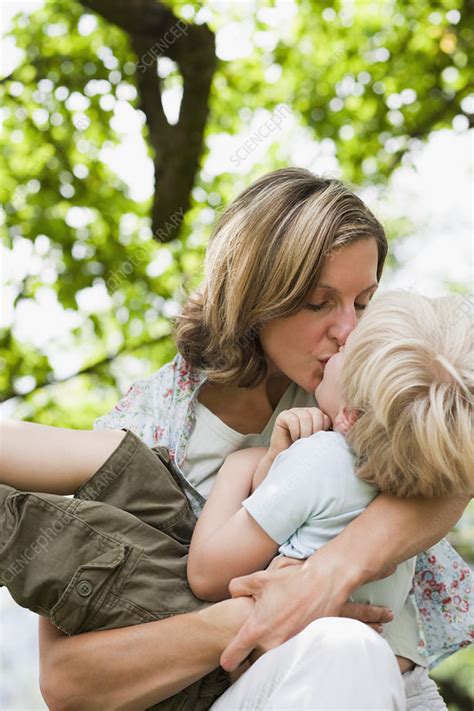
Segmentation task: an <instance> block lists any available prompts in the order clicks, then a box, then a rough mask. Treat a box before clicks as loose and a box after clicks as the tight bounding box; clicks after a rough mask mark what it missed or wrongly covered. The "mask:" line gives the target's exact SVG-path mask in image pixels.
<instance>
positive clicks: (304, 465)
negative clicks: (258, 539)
mask: <svg viewBox="0 0 474 711" xmlns="http://www.w3.org/2000/svg"><path fill="white" fill-rule="evenodd" d="M377 494H378V490H377V489H376V488H375V487H373V486H371V485H370V484H367V483H366V482H364V481H363V480H362V479H359V477H357V476H356V474H355V471H354V457H353V454H352V452H351V450H350V448H349V446H348V445H347V442H346V440H345V439H344V437H343V436H342V435H341V434H339V433H338V432H317V433H316V434H314V435H312V436H311V437H305V438H303V439H300V440H297V441H296V442H294V443H293V444H292V446H291V447H289V448H288V449H287V450H285V451H284V452H281V453H280V454H279V455H278V456H277V458H276V459H275V461H274V463H273V465H272V467H271V469H270V471H269V472H268V474H267V476H266V478H265V479H264V480H263V482H262V483H261V484H260V486H259V487H258V488H257V489H256V490H255V491H254V493H253V494H252V495H251V496H250V497H249V498H247V499H246V500H245V501H244V502H243V503H242V505H243V506H244V507H245V509H246V510H247V511H248V513H249V514H250V515H251V516H252V518H253V519H255V521H256V522H257V523H258V524H259V526H261V528H263V530H264V531H265V532H266V533H267V534H268V535H269V536H270V538H272V539H273V540H274V541H275V542H276V543H279V544H280V548H279V552H280V553H281V554H282V555H286V556H289V557H291V558H308V557H309V556H310V555H312V554H313V553H314V552H315V551H316V550H317V549H318V548H320V547H321V546H322V545H324V544H325V543H328V542H329V541H330V540H332V539H333V538H335V537H336V536H337V535H338V534H339V533H340V532H341V531H342V530H343V529H344V528H345V527H346V526H347V525H348V524H349V523H350V522H351V521H352V520H353V519H354V518H355V517H356V516H358V515H359V514H361V513H362V512H363V511H364V509H365V508H366V507H367V506H368V504H369V503H370V502H371V501H372V499H373V498H374V497H375V496H376V495H377ZM415 565H416V558H410V559H409V560H407V561H405V562H404V563H401V564H400V565H398V567H397V570H396V572H395V573H394V574H393V575H390V576H389V577H388V578H383V579H382V580H377V581H374V582H371V583H367V584H365V585H363V586H362V587H360V588H358V590H356V591H355V592H354V593H353V595H352V596H351V599H352V600H353V601H354V602H365V603H371V604H376V605H384V606H387V607H389V608H390V609H391V610H392V611H393V614H394V618H395V619H394V621H393V622H392V623H390V625H387V626H386V627H385V631H384V636H385V637H386V639H387V641H388V642H389V643H390V644H391V646H392V649H393V651H394V652H395V654H399V655H401V656H406V657H408V658H409V659H412V660H413V661H415V662H416V663H418V664H426V661H425V660H424V659H423V658H422V657H421V655H420V654H419V653H418V650H417V647H418V641H419V639H418V633H417V625H416V620H415V617H414V614H413V609H412V606H413V602H412V600H411V599H410V598H409V593H410V590H411V588H412V584H413V575H414V573H415ZM392 630H393V633H392Z"/></svg>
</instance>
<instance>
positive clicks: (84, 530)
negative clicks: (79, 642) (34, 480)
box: [0, 432, 202, 634]
mask: <svg viewBox="0 0 474 711" xmlns="http://www.w3.org/2000/svg"><path fill="white" fill-rule="evenodd" d="M158 454H160V455H161V457H162V458H164V456H165V453H164V452H163V451H162V450H158V452H155V451H152V450H150V449H149V448H148V447H147V446H146V445H145V444H144V443H143V442H141V440H140V439H139V438H138V437H136V436H135V435H134V434H133V433H132V432H127V433H126V435H125V437H123V439H122V441H121V443H120V444H119V446H118V447H117V448H116V449H114V451H113V452H112V454H111V455H110V456H109V457H108V459H107V460H106V462H105V463H104V464H103V465H102V466H101V467H100V468H99V470H98V471H97V472H96V473H95V474H94V475H93V477H92V478H91V479H90V480H88V481H87V482H86V484H85V485H84V486H83V487H81V488H80V489H79V491H78V492H77V496H76V498H73V499H71V498H67V497H62V496H57V495H54V494H42V493H31V492H21V491H18V490H17V489H13V488H12V487H9V486H6V485H0V546H1V550H0V583H1V584H3V585H6V586H7V587H8V588H9V590H10V592H11V594H12V596H13V597H14V598H15V600H16V601H17V602H18V603H19V604H20V605H23V606H25V607H29V608H30V609H32V610H33V611H35V612H39V613H40V614H41V613H42V614H45V615H48V616H51V618H52V620H53V622H54V623H55V624H56V626H57V627H59V628H60V629H62V630H63V631H64V632H66V633H68V634H72V633H73V632H76V631H78V629H79V628H81V629H82V630H83V631H84V628H85V625H86V624H87V622H88V620H89V617H90V611H91V609H93V610H94V617H96V616H97V615H96V613H98V611H99V608H100V606H101V603H102V599H103V597H104V594H105V593H107V592H108V590H109V588H110V587H111V585H112V584H113V581H114V579H115V578H118V579H119V588H118V590H120V591H121V590H122V589H124V590H125V589H126V595H125V597H126V599H127V601H128V602H129V603H130V604H127V605H125V608H126V609H127V611H129V610H132V609H133V610H134V611H135V612H136V613H137V614H138V615H139V616H140V611H141V612H143V613H144V615H145V618H147V619H150V617H151V618H152V619H153V618H155V617H158V618H159V617H163V616H166V615H169V614H176V613H179V612H188V611H190V610H192V609H196V608H197V607H202V603H201V602H200V601H198V600H197V599H196V598H195V597H194V595H192V593H191V591H190V589H189V586H188V584H187V577H186V562H187V552H188V547H189V543H190V540H191V535H192V532H193V528H194V524H195V521H196V518H195V516H194V514H193V513H192V511H191V509H190V506H189V503H188V501H187V499H186V496H185V495H184V493H183V491H182V490H181V488H180V487H179V486H178V484H177V483H176V481H175V480H174V478H173V476H172V475H171V473H170V472H169V471H168V469H167V468H166V466H165V465H164V463H163V461H162V459H161V458H160V457H159V456H158ZM91 499H92V500H91ZM119 507H122V508H123V509H124V510H121V509H120V508H119ZM126 509H128V510H126ZM140 519H141V520H140ZM84 569H86V570H87V574H84V575H83V573H84ZM132 571H133V575H131V573H132ZM83 578H84V580H85V581H86V583H87V584H85V585H81V583H82V582H83ZM125 580H126V582H127V585H126V587H125V583H124V581H125ZM152 581H153V584H150V583H151V582H152ZM66 586H67V590H65V588H66ZM157 586H158V587H157ZM75 587H77V589H76V590H75V589H74V588H75ZM89 588H90V589H89ZM63 592H64V593H65V594H66V592H67V593H68V594H67V595H66V597H67V598H68V599H69V597H71V596H72V599H73V604H70V605H66V609H69V608H70V607H75V612H74V614H73V613H72V611H71V615H70V616H69V617H68V618H67V619H66V620H65V619H63V618H64V614H63V613H64V609H65V599H66V598H65V597H64V595H63ZM113 595H114V596H115V598H117V599H116V602H115V603H114V607H115V609H114V610H113V611H111V613H110V614H106V615H105V616H104V618H103V620H102V626H110V624H111V623H112V626H115V627H120V626H123V625H124V624H132V623H131V622H122V621H121V620H122V619H123V616H122V610H121V603H120V599H121V595H120V596H118V595H117V591H115V592H114V593H113ZM59 598H61V601H60V599H59ZM76 598H77V599H76ZM86 603H87V604H86ZM134 605H138V607H139V608H140V611H137V610H136V609H135V607H134ZM109 607H110V604H109ZM107 609H108V608H107ZM99 617H100V615H99ZM140 621H143V620H140ZM91 629H97V623H96V622H94V627H91Z"/></svg>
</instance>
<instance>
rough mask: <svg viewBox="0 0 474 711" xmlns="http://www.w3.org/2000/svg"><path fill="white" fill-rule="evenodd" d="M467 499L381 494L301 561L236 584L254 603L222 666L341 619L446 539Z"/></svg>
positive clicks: (237, 590) (233, 585) (229, 666)
mask: <svg viewBox="0 0 474 711" xmlns="http://www.w3.org/2000/svg"><path fill="white" fill-rule="evenodd" d="M469 500H470V499H469V497H465V496H458V497H453V498H451V499H448V500H446V498H442V499H440V498H437V499H420V498H417V499H396V498H395V497H392V496H389V495H388V494H381V495H379V496H377V497H376V498H375V499H374V501H373V502H372V503H371V504H370V505H369V506H368V508H367V509H366V510H365V511H364V512H363V513H362V514H361V515H360V516H358V517H357V518H355V519H354V520H353V521H352V522H351V523H350V524H349V525H348V526H347V527H346V528H345V529H344V531H342V532H341V533H340V534H339V535H338V536H336V538H334V539H333V540H332V541H330V542H329V543H327V544H326V545H324V546H322V548H320V549H319V550H318V551H317V552H316V553H314V554H313V555H312V556H311V557H310V558H308V559H307V560H306V561H305V562H304V563H303V564H302V565H300V566H296V565H295V566H287V567H285V568H280V569H275V568H273V569H272V570H266V571H259V572H257V573H254V574H252V575H249V576H246V577H244V578H237V579H235V580H233V581H231V583H230V586H229V590H230V592H231V594H232V595H233V596H238V595H251V596H252V597H253V598H254V599H255V600H256V605H255V608H254V610H253V612H252V614H251V615H250V617H249V618H248V620H247V622H246V623H245V624H244V625H243V627H242V629H241V630H240V631H239V633H238V635H237V637H236V638H235V639H234V640H233V641H232V642H231V643H230V644H229V646H228V647H227V649H226V650H225V652H224V654H223V655H222V657H221V664H222V665H223V666H224V667H225V668H226V669H228V670H231V669H233V668H235V666H236V665H237V664H238V663H239V662H240V661H241V660H242V659H245V658H246V657H247V656H248V654H249V652H250V651H251V650H252V649H253V648H254V646H255V645H256V644H258V645H260V646H261V647H262V648H263V649H265V650H268V649H271V648H272V647H275V646H277V645H279V644H282V643H283V642H285V641H286V640H287V639H289V638H290V637H292V636H294V635H295V634H297V633H298V632H300V631H301V630H302V629H303V628H304V627H306V625H308V624H309V623H310V622H311V621H312V620H314V619H316V618H318V617H327V616H337V615H339V614H340V613H341V611H342V613H343V614H345V615H349V614H350V613H349V610H350V609H352V606H350V604H348V606H347V607H345V606H344V604H345V601H346V600H347V598H348V597H349V595H350V594H351V593H352V592H353V591H354V590H355V589H357V588H358V587H359V586H360V585H362V584H363V583H366V582H368V581H370V580H373V579H375V578H378V577H380V575H381V574H383V572H384V571H385V570H386V569H387V568H390V567H391V566H393V564H396V563H400V562H402V561H404V560H407V559H408V558H410V557H411V556H413V555H416V554H418V553H420V552H421V551H423V550H425V549H426V548H429V547H430V546H432V545H434V544H435V543H436V542H438V541H439V540H441V539H442V538H443V537H444V536H445V535H446V534H447V533H448V532H449V531H450V530H451V528H452V527H453V525H454V524H455V523H456V521H458V519H459V518H460V517H461V516H462V514H463V511H464V509H465V508H466V506H467V504H468V503H469ZM366 609H367V611H369V610H368V608H366ZM350 616H352V614H350ZM374 621H376V620H374ZM381 621H385V620H383V619H381Z"/></svg>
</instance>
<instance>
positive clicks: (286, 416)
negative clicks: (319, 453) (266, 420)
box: [268, 407, 331, 459]
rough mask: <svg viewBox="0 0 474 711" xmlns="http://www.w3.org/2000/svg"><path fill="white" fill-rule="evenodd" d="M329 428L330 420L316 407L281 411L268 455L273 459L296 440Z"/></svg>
mask: <svg viewBox="0 0 474 711" xmlns="http://www.w3.org/2000/svg"><path fill="white" fill-rule="evenodd" d="M330 426H331V420H330V419H329V417H328V416H327V415H325V414H324V412H323V411H322V410H320V409H319V408H318V407H293V408H292V409H291V410H283V412H280V414H279V415H278V417H277V419H276V421H275V427H274V428H273V434H272V438H271V440H270V447H269V450H268V451H269V455H270V456H271V457H272V459H274V458H275V457H276V456H277V454H279V453H280V452H283V450H284V449H288V447H289V446H290V445H291V444H293V442H296V440H297V439H301V438H302V437H310V436H311V435H312V434H314V433H315V432H320V431H321V430H327V429H329V427H330Z"/></svg>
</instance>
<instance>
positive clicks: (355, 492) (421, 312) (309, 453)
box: [188, 292, 474, 671]
mask: <svg viewBox="0 0 474 711" xmlns="http://www.w3.org/2000/svg"><path fill="white" fill-rule="evenodd" d="M457 305H458V299H457V298H456V297H446V298H441V299H435V300H429V299H426V298H424V297H423V296H420V295H417V294H409V293H403V292H394V293H389V294H386V295H385V296H381V297H380V298H378V299H377V300H376V301H375V302H373V303H372V304H371V305H370V306H369V308H368V310H367V312H366V314H365V315H364V317H363V318H362V320H361V322H360V324H359V325H358V326H357V328H356V329H355V330H354V331H353V332H352V334H351V335H350V336H349V338H348V341H347V344H346V346H345V348H344V347H343V348H341V349H340V351H339V353H337V354H336V355H335V356H333V357H332V358H331V359H330V360H329V362H328V363H327V365H326V368H325V371H324V377H323V380H322V382H321V383H320V385H319V386H318V387H317V388H316V392H315V396H316V400H317V402H318V404H319V406H320V407H321V409H322V410H323V411H324V412H325V413H327V414H328V415H329V417H330V418H331V421H332V424H333V431H331V432H326V431H319V432H315V433H314V434H312V435H311V436H306V437H304V438H300V435H301V431H302V429H303V427H305V428H306V433H308V432H309V433H310V432H311V426H312V423H311V413H310V412H308V411H305V410H303V411H302V412H301V413H299V412H298V410H289V411H287V412H284V413H281V414H280V415H279V417H278V419H277V421H276V426H275V430H274V434H273V438H272V441H271V444H270V448H269V450H268V451H267V452H266V453H265V451H264V450H261V449H260V450H257V451H255V450H246V451H242V452H236V453H234V454H232V455H230V456H229V457H228V458H227V460H226V462H225V463H224V465H223V467H222V468H221V470H220V472H219V474H218V476H217V480H216V482H215V484H214V488H213V490H212V492H211V495H210V497H209V499H208V501H207V503H206V505H205V507H204V510H203V512H202V514H201V516H200V518H199V521H198V523H197V525H196V528H195V530H194V534H193V539H192V542H191V548H190V553H189V560H188V579H189V581H190V584H191V587H192V588H193V590H194V592H195V593H196V594H197V595H198V596H200V597H203V598H206V599H208V600H209V599H213V600H216V599H221V598H222V596H223V595H225V593H226V590H227V587H228V584H229V582H230V580H231V579H232V578H234V577H237V576H240V575H244V574H247V573H250V572H254V571H256V570H259V569H262V568H264V567H265V566H266V565H267V564H268V563H269V562H270V561H271V559H272V558H273V557H274V555H275V554H276V553H277V551H279V553H280V555H285V556H288V557H292V558H307V557H308V556H310V555H312V553H313V552H314V551H315V550H317V549H318V548H319V547H320V546H322V545H323V544H324V543H326V542H328V541H329V540H331V539H332V538H333V537H335V536H336V535H337V534H338V533H339V532H340V531H341V530H342V529H343V528H344V527H345V526H346V525H347V524H348V523H350V521H351V520H352V519H354V518H355V517H356V516H357V515H358V514H360V513H361V512H362V511H363V509H364V508H365V507H366V506H367V505H368V504H369V503H370V501H371V500H372V499H373V498H374V496H376V495H377V493H378V492H379V491H386V492H390V493H391V494H394V495H396V496H404V497H411V496H425V497H430V496H443V495H447V494H452V493H455V492H461V491H469V492H471V493H473V492H474V480H473V469H472V463H473V461H474V451H473V440H472V435H471V432H472V411H473V410H472V396H473V390H474V373H473V361H472V355H471V347H472V345H471V344H472V337H471V333H470V331H469V328H468V327H466V326H468V325H469V326H470V327H471V329H472V324H466V323H465V322H464V323H463V322H462V320H461V321H460V320H459V319H456V307H457ZM288 432H290V433H291V439H293V440H296V441H294V443H293V444H292V445H291V446H290V447H289V449H284V446H285V442H284V439H285V436H287V435H286V433H288ZM282 439H283V442H282V441H281V440H282ZM282 449H284V451H281V450H282ZM278 452H280V453H278ZM262 454H264V456H263V458H262ZM252 459H253V462H252ZM256 460H260V462H259V464H258V466H257V469H256V471H255V473H254V474H252V463H253V464H255V461H256ZM270 467H271V468H270ZM267 472H268V474H267ZM247 492H251V495H250V496H248V495H247ZM414 569H415V559H414V558H412V559H411V560H408V561H406V562H404V563H402V564H401V565H399V566H398V567H397V570H396V572H395V573H394V574H393V575H391V576H389V577H387V578H384V579H382V580H377V581H374V582H371V583H369V584H366V585H364V586H362V587H361V588H359V590H357V591H356V593H355V594H354V595H353V597H352V599H353V600H354V601H358V602H369V603H375V604H379V605H385V606H387V607H390V608H391V609H392V610H393V613H394V620H393V622H391V623H389V624H387V625H386V628H385V630H384V636H385V638H386V639H387V641H388V642H389V644H390V645H391V646H392V649H393V651H394V652H395V654H396V655H397V656H398V657H399V662H400V666H401V669H402V671H405V670H406V669H408V668H410V666H412V665H413V664H410V663H416V664H419V665H425V666H426V661H425V658H424V657H423V656H422V655H421V654H420V651H419V648H418V641H419V640H418V633H417V625H416V609H415V605H414V602H413V600H412V597H410V596H409V592H410V589H411V586H412V578H413V574H414ZM406 660H409V661H408V662H407V661H406Z"/></svg>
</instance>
